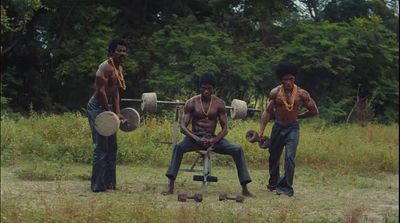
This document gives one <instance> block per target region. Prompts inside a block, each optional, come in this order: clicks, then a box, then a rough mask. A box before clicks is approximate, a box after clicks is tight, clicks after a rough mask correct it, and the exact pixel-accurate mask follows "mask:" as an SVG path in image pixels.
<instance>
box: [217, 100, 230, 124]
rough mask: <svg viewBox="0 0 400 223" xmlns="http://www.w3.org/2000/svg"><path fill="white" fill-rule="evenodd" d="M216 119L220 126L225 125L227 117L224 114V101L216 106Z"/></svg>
mask: <svg viewBox="0 0 400 223" xmlns="http://www.w3.org/2000/svg"><path fill="white" fill-rule="evenodd" d="M218 119H219V123H220V124H221V127H224V126H227V123H228V117H227V115H226V109H225V102H222V103H221V105H220V106H219V107H218Z"/></svg>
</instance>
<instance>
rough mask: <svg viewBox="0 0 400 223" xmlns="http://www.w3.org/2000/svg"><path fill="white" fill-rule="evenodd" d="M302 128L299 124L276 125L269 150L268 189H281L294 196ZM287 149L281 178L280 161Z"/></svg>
mask: <svg viewBox="0 0 400 223" xmlns="http://www.w3.org/2000/svg"><path fill="white" fill-rule="evenodd" d="M299 136H300V128H299V124H298V122H297V121H296V122H292V123H290V124H288V125H281V124H279V123H276V122H275V124H274V126H273V127H272V132H271V146H270V149H269V154H270V155H269V174H270V178H269V182H268V188H270V189H275V188H276V189H279V190H281V191H283V192H285V193H288V194H293V193H294V191H293V187H292V185H293V177H294V168H295V157H296V150H297V145H298V144H299ZM283 147H285V149H286V150H285V164H284V170H285V171H284V174H283V176H282V177H280V174H279V161H280V157H281V155H282V151H283Z"/></svg>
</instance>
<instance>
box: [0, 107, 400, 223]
mask: <svg viewBox="0 0 400 223" xmlns="http://www.w3.org/2000/svg"><path fill="white" fill-rule="evenodd" d="M169 120H172V117H167V118H163V119H160V118H158V119H156V118H146V119H144V120H142V125H141V127H140V128H139V129H137V130H136V131H134V132H131V133H124V132H119V133H118V145H119V148H118V167H117V177H118V179H117V181H118V190H117V191H113V192H107V193H101V194H95V193H92V192H91V191H90V188H89V184H90V174H91V166H90V162H91V159H92V145H91V135H90V132H89V126H88V123H87V119H86V117H85V116H82V115H81V114H79V113H76V114H75V113H65V114H63V115H38V114H33V115H32V116H31V117H30V118H21V119H19V120H17V121H15V120H13V119H8V118H3V119H2V120H1V167H2V169H1V222H28V223H29V222H398V217H399V214H398V207H399V206H398V201H399V200H398V190H399V186H398V176H399V175H398V170H399V169H398V167H399V147H398V143H399V137H398V133H399V130H398V124H394V125H378V124H367V125H365V126H359V125H356V124H349V125H345V124H340V125H332V124H329V123H326V122H323V121H321V120H310V121H303V122H301V123H300V125H301V130H300V137H301V138H300V144H299V147H298V150H297V157H296V173H295V180H294V189H295V196H294V197H293V198H288V197H284V196H277V195H275V194H273V193H268V192H267V191H266V190H265V184H266V181H267V179H268V172H267V166H268V155H269V154H268V151H267V150H262V149H260V148H258V146H257V145H255V144H251V143H249V142H247V141H246V140H245V137H244V135H245V133H246V131H247V130H250V129H254V130H258V128H259V123H258V122H257V121H252V120H249V121H232V120H230V121H229V134H228V136H227V139H228V140H230V141H232V142H235V143H238V144H240V145H241V146H242V148H243V150H244V153H245V156H246V161H247V164H248V167H249V171H250V174H251V177H252V179H253V182H252V183H251V184H250V185H249V187H250V190H251V191H252V192H253V193H255V194H256V196H257V197H256V198H252V199H246V201H245V203H243V204H238V203H235V202H219V201H218V194H219V193H223V192H227V193H230V194H237V193H239V192H240V185H239V183H238V180H237V176H236V170H235V167H234V164H233V161H232V159H231V158H230V157H227V156H223V155H216V156H215V157H214V162H213V166H214V173H213V175H216V176H218V178H219V181H218V182H217V183H214V184H212V185H210V187H209V191H208V193H206V194H205V197H204V201H203V202H202V203H194V202H186V203H181V202H177V200H176V194H175V195H173V196H166V197H165V196H161V195H160V191H162V190H163V189H165V186H166V182H167V179H166V177H165V176H164V173H165V171H166V168H167V165H168V164H169V161H170V156H171V148H170V146H169V145H165V144H160V143H159V141H171V138H172V124H171V122H170V121H169ZM271 125H272V123H270V124H269V125H268V126H267V130H266V133H267V134H269V133H270V131H271ZM182 138H183V136H182V135H181V134H178V140H180V139H182ZM194 157H195V154H194V153H188V154H186V155H185V157H184V162H183V165H189V163H190V162H191V161H192V159H193V158H194ZM191 179H192V174H191V173H180V175H179V177H178V179H177V181H176V190H177V192H187V193H194V192H196V191H198V190H199V187H200V185H199V183H198V182H194V181H192V180H191Z"/></svg>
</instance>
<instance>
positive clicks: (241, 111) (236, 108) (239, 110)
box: [231, 99, 247, 119]
mask: <svg viewBox="0 0 400 223" xmlns="http://www.w3.org/2000/svg"><path fill="white" fill-rule="evenodd" d="M231 107H232V111H231V117H232V119H245V118H246V116H247V103H246V102H245V101H242V100H238V99H233V100H232V102H231Z"/></svg>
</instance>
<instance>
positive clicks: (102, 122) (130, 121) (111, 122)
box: [94, 108, 140, 136]
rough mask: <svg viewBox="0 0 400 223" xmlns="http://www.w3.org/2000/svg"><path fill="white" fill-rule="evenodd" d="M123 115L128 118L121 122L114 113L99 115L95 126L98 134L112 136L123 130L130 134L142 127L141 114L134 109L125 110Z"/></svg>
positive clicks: (108, 112) (106, 112) (107, 112)
mask: <svg viewBox="0 0 400 223" xmlns="http://www.w3.org/2000/svg"><path fill="white" fill-rule="evenodd" d="M121 114H122V115H123V116H124V117H125V118H126V121H125V122H121V121H120V120H119V117H118V115H117V114H115V113H114V112H112V111H104V112H102V113H100V114H99V115H97V117H96V119H95V121H94V126H95V128H96V130H97V132H98V133H99V134H100V135H102V136H110V135H113V134H114V133H116V132H117V130H118V129H121V130H122V131H124V132H130V131H133V130H135V129H136V128H138V127H139V126H140V116H139V113H138V112H137V111H136V110H135V109H133V108H124V109H122V110H121Z"/></svg>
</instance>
